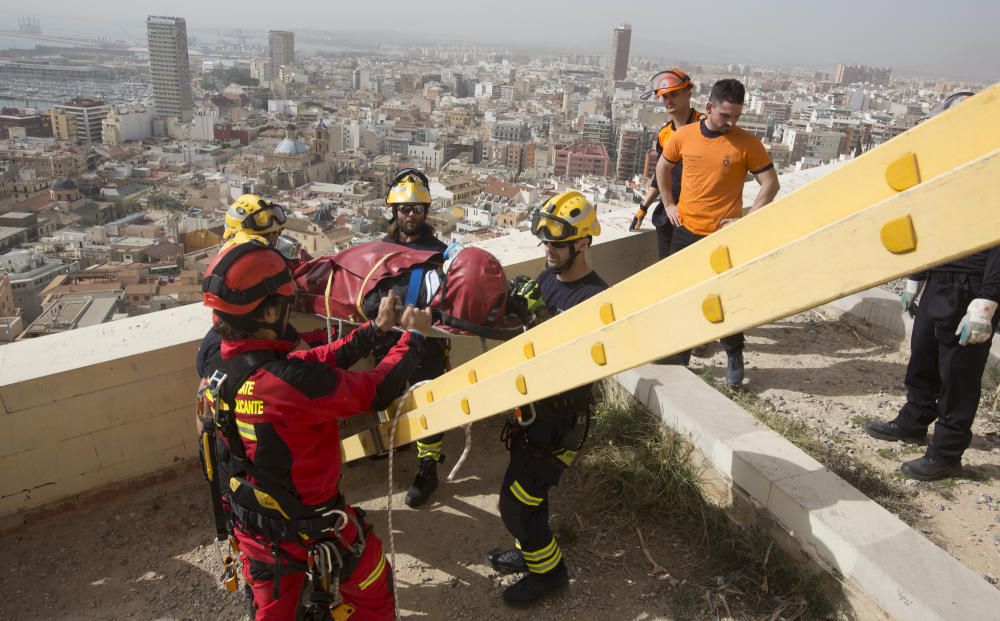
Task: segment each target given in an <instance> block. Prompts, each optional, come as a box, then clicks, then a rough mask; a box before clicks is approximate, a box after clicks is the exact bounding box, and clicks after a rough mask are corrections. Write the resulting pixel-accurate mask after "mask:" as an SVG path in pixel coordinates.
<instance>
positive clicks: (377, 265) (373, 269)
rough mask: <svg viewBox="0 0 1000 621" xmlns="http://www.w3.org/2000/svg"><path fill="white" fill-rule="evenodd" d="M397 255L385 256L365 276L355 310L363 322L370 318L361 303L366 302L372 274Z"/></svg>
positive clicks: (394, 253) (391, 253)
mask: <svg viewBox="0 0 1000 621" xmlns="http://www.w3.org/2000/svg"><path fill="white" fill-rule="evenodd" d="M397 254H399V253H398V252H390V253H389V254H387V255H385V256H384V257H382V258H381V259H379V260H378V261H376V262H375V265H373V266H372V269H371V271H369V272H368V275H367V276H365V279H364V280H363V281H362V282H361V288H360V289H358V299H356V300H355V301H354V308H356V309H358V315H359V316H360V317H361V319H362V320H363V321H368V316H367V315H365V311H364V310H363V309H362V308H361V303H362V302H363V301H364V297H365V287H367V286H368V281H369V280H371V277H372V274H374V273H375V270H377V269H378V268H379V267H380V266H381V265H382V264H383V263H385V261H386V259H388V258H389V257H391V256H394V255H397ZM331 275H332V274H331ZM327 299H329V296H327ZM326 314H327V315H329V314H330V309H329V307H328V308H327V311H326Z"/></svg>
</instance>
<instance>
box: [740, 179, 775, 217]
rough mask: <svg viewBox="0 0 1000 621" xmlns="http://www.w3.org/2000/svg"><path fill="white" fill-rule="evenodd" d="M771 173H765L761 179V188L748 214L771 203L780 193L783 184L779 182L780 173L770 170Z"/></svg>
mask: <svg viewBox="0 0 1000 621" xmlns="http://www.w3.org/2000/svg"><path fill="white" fill-rule="evenodd" d="M768 172H769V173H771V174H764V175H762V178H761V179H759V181H760V190H758V192H757V197H756V198H755V199H754V201H753V205H751V207H750V210H749V211H747V214H748V215H749V214H751V213H753V212H755V211H757V210H758V209H760V208H761V207H763V206H765V205H769V204H770V203H771V202H772V201H773V200H774V197H775V196H777V195H778V190H779V189H780V188H781V185H780V184H779V183H778V175H777V173H775V172H774V171H773V170H771V171H768Z"/></svg>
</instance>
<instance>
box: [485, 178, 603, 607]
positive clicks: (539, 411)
mask: <svg viewBox="0 0 1000 621" xmlns="http://www.w3.org/2000/svg"><path fill="white" fill-rule="evenodd" d="M531 229H532V231H533V232H534V233H535V235H537V236H538V237H539V238H540V239H541V240H542V243H543V244H544V245H545V264H546V269H545V271H543V272H542V273H541V275H540V276H539V277H538V287H539V289H540V293H541V298H542V301H543V302H544V303H545V305H546V306H547V307H548V308H549V310H550V311H551V312H553V313H558V312H561V311H565V310H566V309H568V308H570V307H572V306H574V305H576V304H579V303H580V302H582V301H583V300H586V299H587V298H589V297H592V296H594V295H596V294H597V293H600V292H601V291H603V290H605V289H607V287H608V285H607V284H606V283H605V282H604V281H603V280H601V277H600V276H598V275H597V273H596V272H594V271H593V270H592V269H591V268H590V265H589V264H588V262H587V255H586V251H587V248H589V247H590V244H591V241H592V237H593V236H594V235H599V234H600V232H601V226H600V224H599V223H598V222H597V212H596V209H595V207H594V205H593V204H592V203H591V202H590V201H589V200H587V199H586V198H585V197H584V196H583V194H581V193H579V192H577V191H575V190H571V191H568V192H563V193H562V194H559V195H557V196H555V197H553V198H552V199H550V200H549V201H548V202H546V203H545V205H544V206H543V207H542V208H541V209H540V210H538V211H536V212H535V213H534V216H533V217H532V225H531ZM590 405H591V387H590V385H587V386H581V387H579V388H575V389H573V390H569V391H567V392H564V393H561V394H558V395H555V396H553V397H549V398H547V399H542V400H541V401H538V402H536V403H534V404H532V405H531V406H528V407H526V408H524V409H523V410H522V412H523V414H522V416H521V417H519V418H518V417H512V418H511V420H509V421H508V423H507V426H506V427H505V429H504V436H505V439H506V442H507V448H508V449H509V450H510V463H509V464H508V466H507V472H506V473H505V474H504V478H503V483H502V484H501V486H500V517H501V518H502V519H503V523H504V525H505V526H506V527H507V530H508V531H509V532H510V534H511V535H513V536H514V545H515V547H513V548H511V549H509V550H504V551H499V550H497V551H493V552H490V553H489V554H487V555H486V562H487V564H488V565H490V567H492V568H493V569H495V570H496V571H498V572H500V573H505V574H506V573H518V572H526V575H525V576H524V577H523V578H521V579H520V580H519V581H517V582H516V583H514V584H513V585H511V586H510V587H508V588H507V589H506V590H505V591H504V592H503V600H504V602H505V603H507V604H508V605H511V606H527V605H530V604H532V603H533V602H535V601H538V600H540V599H542V598H544V597H547V596H549V595H552V594H555V593H556V592H558V591H560V590H562V589H563V588H565V587H566V586H567V585H568V584H569V574H568V572H567V570H566V562H565V560H563V555H562V551H561V550H560V548H559V544H558V542H557V541H556V539H555V537H554V536H553V534H552V531H551V530H550V529H549V489H551V488H552V486H554V485H557V484H558V483H559V477H560V476H561V475H562V472H563V470H565V469H566V468H567V467H568V466H569V465H570V464H571V463H572V462H573V458H574V457H575V456H576V453H577V451H579V450H580V448H581V446H582V445H583V442H584V440H585V439H586V435H587V426H588V424H589V420H590Z"/></svg>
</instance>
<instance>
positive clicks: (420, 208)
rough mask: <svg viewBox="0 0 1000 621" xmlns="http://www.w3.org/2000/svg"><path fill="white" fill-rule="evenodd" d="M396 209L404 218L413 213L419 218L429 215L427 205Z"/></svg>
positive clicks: (402, 206)
mask: <svg viewBox="0 0 1000 621" xmlns="http://www.w3.org/2000/svg"><path fill="white" fill-rule="evenodd" d="M396 209H398V210H399V213H401V214H403V215H404V216H408V215H410V214H411V213H415V214H417V215H418V216H420V215H423V214H425V213H427V205H400V206H399V207H397V208H396Z"/></svg>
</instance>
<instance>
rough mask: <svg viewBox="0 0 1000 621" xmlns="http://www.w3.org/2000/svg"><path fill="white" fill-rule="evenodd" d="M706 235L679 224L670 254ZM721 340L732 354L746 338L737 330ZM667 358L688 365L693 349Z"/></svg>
mask: <svg viewBox="0 0 1000 621" xmlns="http://www.w3.org/2000/svg"><path fill="white" fill-rule="evenodd" d="M705 237H707V235H696V234H694V233H692V232H691V231H689V230H687V229H686V228H684V227H683V226H678V227H676V228H675V229H674V231H673V236H672V238H671V241H670V254H674V253H675V252H680V251H681V250H683V249H685V248H687V247H688V246H690V245H691V244H693V243H695V242H698V241H701V240H702V239H705ZM719 342H720V343H722V349H724V350H725V351H726V355H727V356H732V355H734V354H736V353H739V352H742V351H743V346H744V345H745V344H746V339H745V337H744V336H743V333H742V332H737V333H736V334H731V335H729V336H726V337H723V338H721V339H719ZM667 360H669V361H670V362H671V363H674V364H684V365H686V364H688V363H689V362H690V361H691V350H687V351H682V352H680V353H677V354H675V355H673V356H671V357H670V358H669V359H667Z"/></svg>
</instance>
